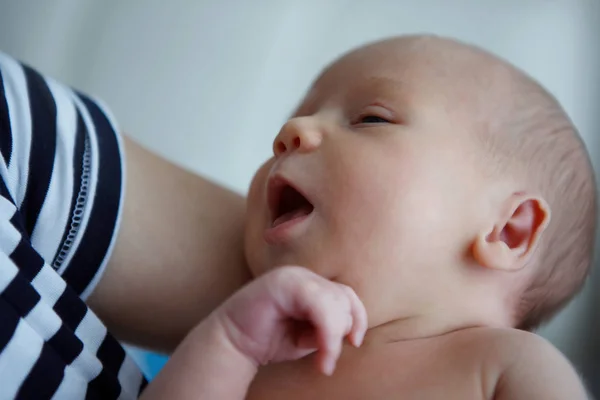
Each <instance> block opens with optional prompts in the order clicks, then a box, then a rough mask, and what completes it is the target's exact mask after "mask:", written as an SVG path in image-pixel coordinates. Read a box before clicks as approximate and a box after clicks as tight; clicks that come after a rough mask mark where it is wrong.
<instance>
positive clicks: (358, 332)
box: [341, 285, 368, 347]
mask: <svg viewBox="0 0 600 400" xmlns="http://www.w3.org/2000/svg"><path fill="white" fill-rule="evenodd" d="M341 286H342V289H343V290H344V292H345V293H346V295H347V296H348V299H349V300H350V313H351V315H352V327H351V328H350V334H349V338H350V342H351V343H352V344H353V345H354V346H355V347H359V346H360V345H361V344H362V341H363V339H364V337H365V333H366V331H367V328H368V320H367V311H366V310H365V306H364V305H363V303H362V301H360V299H359V298H358V296H357V295H356V292H354V290H352V288H351V287H350V286H346V285H341Z"/></svg>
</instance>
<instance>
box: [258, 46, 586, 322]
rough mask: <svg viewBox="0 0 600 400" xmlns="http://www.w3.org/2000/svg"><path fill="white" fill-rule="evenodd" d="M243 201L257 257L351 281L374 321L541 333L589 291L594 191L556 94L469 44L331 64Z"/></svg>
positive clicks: (378, 49)
mask: <svg viewBox="0 0 600 400" xmlns="http://www.w3.org/2000/svg"><path fill="white" fill-rule="evenodd" d="M273 152H274V157H273V158H272V159H270V160H269V161H268V162H267V163H266V164H265V165H263V167H262V168H261V169H260V170H259V171H258V172H257V174H256V176H255V178H254V180H253V182H252V185H251V188H250V192H249V196H248V215H247V229H246V256H247V259H248V263H249V265H250V268H251V270H252V271H253V273H254V274H255V275H259V274H261V273H263V272H265V271H267V270H269V269H272V268H274V267H277V266H281V265H286V264H292V265H301V266H305V267H307V268H310V269H312V270H313V271H315V272H317V273H319V274H320V275H323V276H324V277H326V278H329V279H333V280H336V281H338V282H341V283H345V284H347V285H350V286H352V287H353V288H354V289H355V290H356V292H357V293H358V295H359V296H360V297H361V299H362V300H363V302H364V303H365V306H366V308H367V311H368V313H369V322H370V326H371V327H374V326H378V325H381V324H385V323H388V322H391V321H398V320H403V321H407V320H415V321H427V322H423V323H424V324H430V325H431V324H433V325H435V324H436V323H437V324H442V325H444V326H446V327H447V328H452V327H456V328H460V327H463V326H472V325H487V326H512V327H519V328H523V329H532V328H534V327H536V326H537V325H538V324H539V323H540V322H542V321H544V320H546V319H547V318H549V317H550V316H552V315H553V314H554V313H555V312H556V311H557V310H558V309H560V308H561V307H562V306H563V305H564V304H565V303H566V302H567V301H568V300H569V299H570V298H571V297H572V296H573V295H574V294H575V293H576V292H577V291H578V290H579V288H580V287H581V285H582V283H583V281H584V280H585V277H586V276H587V273H588V269H589V267H590V264H591V258H592V248H593V244H594V235H595V221H596V194H595V193H596V189H595V181H594V176H593V171H592V168H591V166H590V162H589V158H588V155H587V153H586V150H585V147H584V145H583V143H582V142H581V140H580V139H579V137H578V135H577V133H576V130H575V128H574V127H573V125H572V124H571V122H570V121H569V119H568V117H567V116H566V115H565V113H564V112H563V110H562V109H561V107H560V106H559V105H558V103H557V102H556V100H555V99H554V98H553V97H552V96H551V95H549V94H548V93H547V92H546V91H545V90H544V89H542V88H541V87H540V86H539V85H538V84H536V83H535V82H534V81H532V80H531V79H530V78H529V77H527V76H526V75H525V74H523V73H522V72H520V71H518V70H517V69H515V68H513V67H512V66H510V65H509V64H507V63H505V62H503V61H501V60H499V59H497V58H496V57H494V56H492V55H490V54H488V53H486V52H484V51H482V50H479V49H476V48H473V47H470V46H466V45H463V44H460V43H457V42H454V41H451V40H447V39H441V38H435V37H403V38H395V39H390V40H386V41H382V42H378V43H375V44H372V45H369V46H365V47H362V48H360V49H358V50H355V51H353V52H350V53H348V54H346V55H345V56H343V57H342V58H341V59H339V60H337V61H336V62H335V63H334V64H332V65H331V66H329V67H328V68H327V69H326V70H325V71H324V72H323V73H322V75H321V76H320V77H319V78H318V79H317V80H316V82H315V83H314V85H313V86H312V88H311V89H310V91H309V92H308V94H307V95H306V98H305V99H304V101H303V102H302V104H301V105H300V107H299V108H298V110H297V111H296V113H295V114H294V115H293V117H292V118H291V119H290V120H289V121H288V122H287V123H286V124H285V125H284V126H283V127H282V129H281V131H280V132H279V135H278V136H277V137H276V139H275V141H274V144H273Z"/></svg>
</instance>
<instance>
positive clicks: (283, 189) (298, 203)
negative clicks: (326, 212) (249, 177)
mask: <svg viewBox="0 0 600 400" xmlns="http://www.w3.org/2000/svg"><path fill="white" fill-rule="evenodd" d="M271 196H272V201H271V204H272V206H271V207H272V208H271V213H272V224H271V227H272V228H274V227H276V226H278V225H281V224H283V223H285V222H288V221H291V220H293V219H296V218H301V217H304V216H306V215H309V214H310V213H311V212H313V210H314V208H315V207H314V206H313V205H312V204H311V202H310V201H308V200H307V199H306V197H304V195H302V194H301V193H300V192H298V191H297V190H296V189H295V188H293V187H292V186H290V185H289V184H287V183H281V184H280V185H276V187H275V188H273V190H272V191H271Z"/></svg>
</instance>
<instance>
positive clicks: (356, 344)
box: [354, 332, 365, 347]
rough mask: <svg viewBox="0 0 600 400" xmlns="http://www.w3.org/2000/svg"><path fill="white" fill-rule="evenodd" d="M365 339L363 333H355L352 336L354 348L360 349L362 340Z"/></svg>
mask: <svg viewBox="0 0 600 400" xmlns="http://www.w3.org/2000/svg"><path fill="white" fill-rule="evenodd" d="M364 339H365V334H364V332H363V333H357V334H356V335H355V336H354V347H360V346H361V345H362V343H363V340H364Z"/></svg>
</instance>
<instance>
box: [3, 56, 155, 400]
mask: <svg viewBox="0 0 600 400" xmlns="http://www.w3.org/2000/svg"><path fill="white" fill-rule="evenodd" d="M122 165H123V156H122V153H121V150H120V139H119V137H118V135H117V129H116V128H115V125H114V124H113V123H112V122H111V119H110V117H109V115H108V113H107V112H106V111H105V110H104V109H103V108H102V107H101V106H100V104H99V103H98V102H97V101H94V100H92V99H91V98H89V97H87V96H85V95H83V94H80V93H77V92H75V91H73V90H71V89H69V88H67V87H65V86H63V85H61V84H59V83H57V82H55V81H53V80H51V79H49V78H46V77H43V76H42V75H40V74H39V73H37V72H35V71H34V70H32V69H31V68H29V67H27V66H24V65H22V64H20V63H18V62H17V61H15V60H14V59H11V58H10V57H8V56H6V55H3V54H2V53H0V398H15V399H31V398H40V399H42V398H44V399H45V398H102V399H117V398H119V399H135V398H137V397H138V395H139V393H140V391H141V390H142V389H143V387H144V386H145V385H146V383H147V381H146V380H145V379H144V378H143V376H142V373H141V371H140V370H139V368H138V367H137V365H135V363H134V361H133V360H132V359H131V357H129V356H128V355H127V354H126V352H125V350H124V349H123V347H122V346H121V345H120V344H119V343H118V341H117V340H116V339H115V338H114V337H113V336H112V335H111V334H110V332H108V331H107V329H106V327H105V326H104V324H103V323H102V321H100V319H99V318H98V317H97V316H96V315H95V314H94V313H93V311H92V310H90V309H89V308H88V307H87V306H86V304H85V303H84V299H85V297H86V296H87V295H88V294H89V293H90V292H91V291H92V289H93V287H94V285H95V283H96V282H97V281H98V279H99V277H100V275H101V274H102V271H103V269H104V266H105V265H106V263H107V261H108V258H109V256H110V252H111V249H112V247H113V244H114V242H115V237H116V232H117V228H118V225H119V219H120V214H121V208H122V201H123V168H122Z"/></svg>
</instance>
